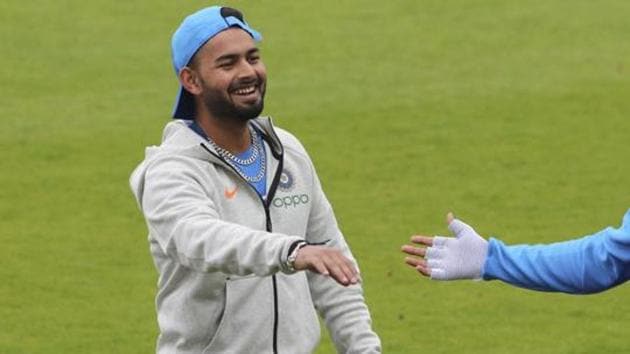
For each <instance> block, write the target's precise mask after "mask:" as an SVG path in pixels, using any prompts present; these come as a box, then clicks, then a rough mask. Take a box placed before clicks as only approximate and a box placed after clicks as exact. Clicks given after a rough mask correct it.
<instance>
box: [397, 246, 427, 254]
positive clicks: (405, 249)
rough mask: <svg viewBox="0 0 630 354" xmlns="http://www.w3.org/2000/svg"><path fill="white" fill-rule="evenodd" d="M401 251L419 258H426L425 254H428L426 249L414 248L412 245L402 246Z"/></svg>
mask: <svg viewBox="0 0 630 354" xmlns="http://www.w3.org/2000/svg"><path fill="white" fill-rule="evenodd" d="M401 250H402V251H403V252H405V253H407V254H410V255H412V256H419V257H424V255H425V253H426V248H425V247H414V246H411V245H404V246H402V248H401Z"/></svg>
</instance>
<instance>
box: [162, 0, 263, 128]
mask: <svg viewBox="0 0 630 354" xmlns="http://www.w3.org/2000/svg"><path fill="white" fill-rule="evenodd" d="M231 27H239V28H241V29H243V30H244V31H246V32H247V33H249V34H250V35H251V36H252V37H253V38H254V40H255V41H256V42H260V41H261V40H262V36H261V35H260V33H258V32H257V31H255V30H254V29H252V28H251V27H249V25H248V24H247V22H245V20H244V19H243V15H242V14H241V13H240V12H239V11H238V10H235V9H232V8H229V7H221V6H212V7H207V8H205V9H202V10H199V11H197V12H195V13H193V14H192V15H190V16H188V17H186V18H185V19H184V21H182V23H181V25H179V28H177V30H176V31H175V33H173V38H172V40H171V53H172V60H173V69H175V75H179V72H180V71H181V70H182V68H184V67H185V66H186V65H188V64H189V63H190V60H191V59H192V57H193V56H194V55H195V53H197V51H198V50H199V48H201V47H202V46H203V45H204V44H205V43H206V42H207V41H209V40H210V39H212V38H213V37H214V36H216V35H217V34H219V33H221V32H222V31H225V30H226V29H228V28H231ZM173 118H178V119H195V100H194V98H193V95H192V94H191V93H190V92H188V91H186V89H185V88H184V87H183V86H181V84H180V86H179V93H178V95H177V101H176V102H175V108H174V110H173Z"/></svg>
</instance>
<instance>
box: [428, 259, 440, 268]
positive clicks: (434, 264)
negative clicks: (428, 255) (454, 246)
mask: <svg viewBox="0 0 630 354" xmlns="http://www.w3.org/2000/svg"><path fill="white" fill-rule="evenodd" d="M427 267H429V268H431V271H433V269H434V268H442V260H440V259H427Z"/></svg>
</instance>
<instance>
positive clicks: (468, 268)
mask: <svg viewBox="0 0 630 354" xmlns="http://www.w3.org/2000/svg"><path fill="white" fill-rule="evenodd" d="M446 219H447V223H448V228H449V230H450V231H451V232H452V233H453V234H454V235H455V238H452V237H442V236H435V237H428V236H420V235H416V236H412V237H411V242H412V243H414V244H419V245H422V246H423V247H416V246H412V245H404V246H402V251H403V252H404V253H407V254H408V255H410V256H414V257H406V258H405V263H407V264H408V265H409V266H411V267H414V268H415V269H416V270H417V271H418V272H420V274H422V275H424V276H428V277H431V279H434V280H456V279H479V278H481V270H482V269H483V265H484V263H485V261H486V255H487V254H488V241H486V240H485V239H484V238H483V237H481V236H479V235H478V234H477V232H475V230H474V229H473V228H472V227H470V226H469V225H467V224H465V223H464V222H462V221H460V220H457V219H454V218H453V214H452V213H448V215H447V217H446ZM424 246H428V247H424ZM418 257H422V258H418Z"/></svg>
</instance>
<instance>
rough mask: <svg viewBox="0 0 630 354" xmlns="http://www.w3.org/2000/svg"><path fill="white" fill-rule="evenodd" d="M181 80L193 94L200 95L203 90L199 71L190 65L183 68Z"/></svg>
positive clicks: (180, 74)
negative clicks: (198, 74)
mask: <svg viewBox="0 0 630 354" xmlns="http://www.w3.org/2000/svg"><path fill="white" fill-rule="evenodd" d="M179 82H180V83H181V84H182V86H183V87H184V88H185V89H186V91H188V92H190V93H192V94H193V95H198V94H200V93H201V91H202V87H201V82H200V80H199V77H198V76H197V73H196V72H195V71H194V70H193V69H191V68H190V67H188V66H185V67H183V68H182V70H180V71H179Z"/></svg>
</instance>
